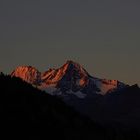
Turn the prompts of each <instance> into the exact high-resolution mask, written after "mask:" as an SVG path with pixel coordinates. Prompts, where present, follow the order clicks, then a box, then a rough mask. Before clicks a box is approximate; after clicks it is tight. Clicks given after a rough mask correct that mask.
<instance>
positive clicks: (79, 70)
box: [11, 60, 126, 98]
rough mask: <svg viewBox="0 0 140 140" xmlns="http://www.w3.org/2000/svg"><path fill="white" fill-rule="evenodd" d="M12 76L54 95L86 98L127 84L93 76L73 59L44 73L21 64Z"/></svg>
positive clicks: (103, 93)
mask: <svg viewBox="0 0 140 140" xmlns="http://www.w3.org/2000/svg"><path fill="white" fill-rule="evenodd" d="M11 76H15V77H19V78H21V79H23V80H24V81H26V82H28V83H30V84H32V85H34V86H37V87H38V88H40V89H42V90H46V91H47V92H48V93H50V94H52V95H62V96H70V95H72V96H73V95H74V96H77V97H79V98H85V97H86V96H87V95H88V94H89V93H90V94H92V95H94V94H101V95H105V94H107V93H108V92H111V91H114V90H119V89H121V88H124V87H125V86H126V85H125V84H123V83H121V82H119V81H117V80H106V79H99V78H95V77H92V76H91V75H89V74H88V72H87V71H86V70H85V69H84V68H83V67H82V66H81V65H80V64H78V63H76V62H74V61H71V60H68V61H67V62H66V63H65V64H64V65H63V66H62V67H60V68H58V69H49V70H47V71H46V72H44V73H41V72H39V71H38V70H37V69H36V68H34V67H32V66H20V67H17V68H16V69H15V70H14V71H13V72H12V73H11Z"/></svg>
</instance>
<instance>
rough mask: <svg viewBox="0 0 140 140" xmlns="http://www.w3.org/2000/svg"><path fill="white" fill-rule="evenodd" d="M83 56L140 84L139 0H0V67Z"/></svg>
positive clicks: (111, 74)
mask: <svg viewBox="0 0 140 140" xmlns="http://www.w3.org/2000/svg"><path fill="white" fill-rule="evenodd" d="M67 59H72V60H74V61H76V62H79V63H80V64H82V65H83V66H84V68H85V69H86V70H87V71H88V72H89V73H90V74H91V75H93V76H97V77H100V78H108V79H118V80H120V81H123V82H125V83H128V84H135V83H138V84H139V85H140V62H139V60H140V1H139V0H137V1H136V0H127V1H126V0H115V1H113V0H0V70H2V71H4V72H10V71H12V70H13V69H14V68H15V67H17V66H19V65H32V66H35V67H37V68H38V69H39V70H40V71H45V70H47V69H48V68H50V67H56V68H57V67H59V66H61V65H62V64H63V63H65V61H66V60H67Z"/></svg>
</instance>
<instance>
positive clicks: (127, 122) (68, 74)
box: [10, 61, 140, 128]
mask: <svg viewBox="0 0 140 140" xmlns="http://www.w3.org/2000/svg"><path fill="white" fill-rule="evenodd" d="M10 76H11V77H19V78H21V79H22V80H23V81H25V82H27V83H29V84H31V85H32V86H34V87H36V88H38V89H41V90H42V91H46V93H49V94H50V95H55V96H58V97H59V98H61V99H62V100H63V101H64V102H65V103H66V104H68V105H70V106H72V107H74V108H75V109H76V110H77V111H78V112H80V113H82V114H84V115H86V116H88V117H89V118H91V119H92V120H94V121H96V122H98V123H101V124H105V125H106V124H107V125H108V124H109V125H111V126H112V127H114V125H116V124H121V125H124V126H125V128H127V127H128V128H129V127H137V128H140V127H139V125H140V113H139V112H140V103H139V101H140V88H139V87H138V85H133V86H129V85H127V84H125V83H122V82H120V81H118V80H107V79H100V78H97V77H94V76H91V75H90V74H89V73H88V72H87V71H86V70H85V69H84V68H83V67H82V66H81V65H80V64H78V63H76V62H73V61H67V62H66V63H65V64H64V65H63V66H61V67H60V68H58V69H49V70H47V71H46V72H43V73H42V72H39V71H38V70H37V69H36V68H34V67H32V66H19V67H17V68H16V69H15V70H14V71H13V72H12V73H11V74H10Z"/></svg>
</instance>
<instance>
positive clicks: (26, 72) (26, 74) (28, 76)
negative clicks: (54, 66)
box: [11, 66, 41, 85]
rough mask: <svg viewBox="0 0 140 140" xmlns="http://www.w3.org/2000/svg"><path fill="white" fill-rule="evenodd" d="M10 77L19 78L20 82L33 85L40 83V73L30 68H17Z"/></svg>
mask: <svg viewBox="0 0 140 140" xmlns="http://www.w3.org/2000/svg"><path fill="white" fill-rule="evenodd" d="M11 76H15V77H19V78H21V79H22V80H24V81H26V82H28V83H30V84H33V85H39V84H40V82H41V73H40V72H39V71H38V70H37V69H36V68H34V67H32V66H20V67H17V68H16V69H15V70H14V71H13V72H12V73H11Z"/></svg>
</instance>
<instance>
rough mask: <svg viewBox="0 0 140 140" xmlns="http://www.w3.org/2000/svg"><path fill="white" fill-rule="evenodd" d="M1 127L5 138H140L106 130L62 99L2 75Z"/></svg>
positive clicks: (0, 88)
mask: <svg viewBox="0 0 140 140" xmlns="http://www.w3.org/2000/svg"><path fill="white" fill-rule="evenodd" d="M0 124H1V125H0V127H1V134H3V135H4V138H5V139H6V138H7V137H10V138H19V139H21V138H23V137H24V138H26V139H28V138H31V139H32V138H38V139H40V138H44V139H54V138H57V139H66V140H69V139H70V140H71V139H80V140H81V139H84V140H85V139H86V140H87V139H102V140H127V139H130V140H132V139H136V138H137V137H138V133H137V131H130V132H123V131H121V129H117V131H116V130H115V129H112V128H108V127H106V128H105V127H102V126H100V125H98V124H96V123H93V122H92V121H91V120H90V119H88V118H86V117H85V116H82V115H80V114H79V113H77V112H76V111H74V110H73V109H72V108H71V107H69V106H67V105H66V104H65V103H64V102H63V101H61V100H60V99H58V97H55V96H51V95H49V94H47V93H45V92H43V91H40V90H38V89H37V88H34V87H33V86H32V85H30V84H28V83H26V82H24V81H22V80H21V79H19V78H15V77H12V78H11V77H10V76H5V75H3V74H1V75H0Z"/></svg>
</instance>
